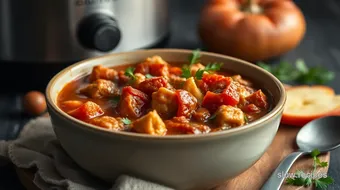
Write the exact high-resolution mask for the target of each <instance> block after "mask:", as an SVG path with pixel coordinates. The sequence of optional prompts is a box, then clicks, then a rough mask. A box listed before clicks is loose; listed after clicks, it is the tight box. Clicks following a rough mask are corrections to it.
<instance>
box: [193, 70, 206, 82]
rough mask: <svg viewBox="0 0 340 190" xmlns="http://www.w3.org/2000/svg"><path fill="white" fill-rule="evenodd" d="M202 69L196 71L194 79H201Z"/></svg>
mask: <svg viewBox="0 0 340 190" xmlns="http://www.w3.org/2000/svg"><path fill="white" fill-rule="evenodd" d="M204 72H205V70H204V69H198V70H197V71H196V74H195V78H196V79H198V80H201V79H202V78H203V73H204Z"/></svg>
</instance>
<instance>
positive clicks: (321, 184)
mask: <svg viewBox="0 0 340 190" xmlns="http://www.w3.org/2000/svg"><path fill="white" fill-rule="evenodd" d="M314 182H315V186H316V188H319V189H327V186H328V185H330V184H332V183H333V182H334V179H333V178H331V177H326V178H320V179H316V180H315V181H314Z"/></svg>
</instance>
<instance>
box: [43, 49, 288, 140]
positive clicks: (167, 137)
mask: <svg viewBox="0 0 340 190" xmlns="http://www.w3.org/2000/svg"><path fill="white" fill-rule="evenodd" d="M192 51H193V50H189V49H176V48H164V49H146V50H134V51H126V52H117V53H111V54H107V55H103V56H97V57H93V58H89V59H85V60H82V61H79V62H76V63H74V64H72V65H70V66H68V67H66V68H64V69H63V70H61V71H60V72H59V73H57V74H56V75H54V77H53V78H52V79H51V80H50V81H49V83H48V85H47V87H46V91H45V93H46V100H47V105H48V107H49V108H50V109H52V110H53V111H54V112H55V113H57V114H58V115H60V116H61V117H63V118H64V119H66V120H69V121H71V122H72V123H74V125H77V126H80V125H81V126H80V127H81V128H84V130H86V129H92V131H94V132H104V133H107V135H110V134H111V135H119V136H125V137H133V138H136V139H150V140H151V139H154V140H156V139H157V140H179V139H182V140H186V139H203V138H208V137H219V136H225V135H232V134H236V133H240V132H246V131H248V130H252V129H255V128H258V127H264V126H265V123H267V122H268V121H270V120H271V119H272V118H273V117H275V116H276V115H278V114H279V113H280V112H281V111H282V110H283V109H284V105H285V103H286V99H287V97H286V90H285V88H284V86H283V84H282V83H281V81H280V80H279V79H277V78H276V77H275V76H274V75H273V74H271V73H270V72H268V71H266V70H264V69H262V68H261V67H259V66H257V65H255V64H253V63H250V62H247V61H244V60H241V59H238V58H235V57H231V56H227V55H222V54H218V53H212V52H207V51H200V54H201V55H202V56H204V55H205V56H212V57H220V58H223V59H226V60H230V61H236V62H239V63H241V64H244V65H247V67H253V68H256V69H258V70H260V71H261V72H263V74H265V75H267V76H269V77H271V78H272V80H273V81H274V82H275V84H276V86H277V87H278V89H279V91H280V92H281V95H280V99H279V101H278V103H277V105H276V106H275V107H273V108H272V109H271V110H270V111H269V112H268V113H267V114H265V115H264V116H262V117H260V118H259V119H257V120H255V121H253V122H251V123H249V124H246V125H243V126H241V127H236V128H231V129H228V130H224V131H218V132H212V133H204V134H182V135H165V136H156V135H149V134H143V133H133V132H127V131H112V130H108V129H105V128H101V127H97V126H95V125H92V124H89V123H86V122H84V121H81V120H78V119H76V118H73V117H72V116H70V115H68V114H66V113H65V112H64V111H62V110H61V109H60V108H59V107H58V106H57V105H56V104H55V103H54V101H52V97H51V94H50V92H51V89H52V88H53V87H54V85H55V83H56V80H57V79H58V78H59V77H60V76H62V75H65V74H66V73H67V72H68V71H69V70H70V69H71V68H76V67H83V66H84V65H86V64H87V62H89V61H92V60H95V59H107V58H109V57H114V56H120V55H122V54H127V55H128V54H134V53H146V52H155V54H156V52H164V53H188V54H189V53H192ZM85 67H86V66H85ZM77 77H78V76H76V77H74V78H73V79H75V78H77Z"/></svg>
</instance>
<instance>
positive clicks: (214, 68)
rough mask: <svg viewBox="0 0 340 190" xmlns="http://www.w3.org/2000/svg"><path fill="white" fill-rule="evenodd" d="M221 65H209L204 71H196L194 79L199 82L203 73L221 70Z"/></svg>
mask: <svg viewBox="0 0 340 190" xmlns="http://www.w3.org/2000/svg"><path fill="white" fill-rule="evenodd" d="M222 65H223V63H209V64H208V65H206V66H205V68H204V69H198V70H197V71H196V74H195V78H196V79H198V80H201V79H202V77H203V74H204V72H211V71H218V70H220V69H221V67H222Z"/></svg>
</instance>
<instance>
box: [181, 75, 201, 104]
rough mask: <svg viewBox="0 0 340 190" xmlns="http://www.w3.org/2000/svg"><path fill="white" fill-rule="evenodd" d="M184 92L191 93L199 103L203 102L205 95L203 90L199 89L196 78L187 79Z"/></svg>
mask: <svg viewBox="0 0 340 190" xmlns="http://www.w3.org/2000/svg"><path fill="white" fill-rule="evenodd" d="M183 90H186V91H188V92H190V93H191V94H192V95H193V96H194V97H195V98H196V99H197V101H198V102H199V103H201V102H202V100H203V94H202V92H201V90H200V89H199V88H198V87H197V85H196V83H195V79H194V77H190V78H189V79H187V80H186V81H185V83H184V85H183Z"/></svg>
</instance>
